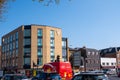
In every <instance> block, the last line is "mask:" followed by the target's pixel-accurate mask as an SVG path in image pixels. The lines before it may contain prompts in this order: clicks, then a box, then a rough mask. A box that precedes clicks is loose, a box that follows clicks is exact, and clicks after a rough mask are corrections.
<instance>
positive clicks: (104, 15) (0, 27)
mask: <svg viewBox="0 0 120 80" xmlns="http://www.w3.org/2000/svg"><path fill="white" fill-rule="evenodd" d="M6 10H7V13H4V17H5V18H6V20H5V21H3V22H0V37H2V36H3V35H4V34H6V33H8V32H10V31H12V30H14V29H16V28H17V27H19V26H21V25H29V24H39V25H48V26H54V27H58V28H61V29H62V35H63V37H67V38H68V39H69V46H71V47H83V46H86V47H89V48H95V49H103V48H108V47H118V46H120V37H119V34H120V0H71V1H70V2H69V1H68V0H61V2H60V3H59V4H58V5H55V4H54V3H53V4H50V5H49V6H44V5H43V4H41V3H39V2H37V1H35V2H32V0H16V1H15V2H10V3H9V4H8V5H7V9H6Z"/></svg>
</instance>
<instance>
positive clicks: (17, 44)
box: [16, 40, 18, 48]
mask: <svg viewBox="0 0 120 80" xmlns="http://www.w3.org/2000/svg"><path fill="white" fill-rule="evenodd" d="M16 48H18V40H17V41H16Z"/></svg>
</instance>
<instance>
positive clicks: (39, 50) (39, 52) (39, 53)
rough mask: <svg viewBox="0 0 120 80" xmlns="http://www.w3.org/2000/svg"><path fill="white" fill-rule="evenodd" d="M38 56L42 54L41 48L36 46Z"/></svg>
mask: <svg viewBox="0 0 120 80" xmlns="http://www.w3.org/2000/svg"><path fill="white" fill-rule="evenodd" d="M38 56H42V48H38Z"/></svg>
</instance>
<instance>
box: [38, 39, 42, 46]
mask: <svg viewBox="0 0 120 80" xmlns="http://www.w3.org/2000/svg"><path fill="white" fill-rule="evenodd" d="M38 46H42V38H38Z"/></svg>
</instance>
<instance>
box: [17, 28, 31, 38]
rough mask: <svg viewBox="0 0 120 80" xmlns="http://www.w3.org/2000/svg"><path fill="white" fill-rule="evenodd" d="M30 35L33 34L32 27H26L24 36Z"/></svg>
mask: <svg viewBox="0 0 120 80" xmlns="http://www.w3.org/2000/svg"><path fill="white" fill-rule="evenodd" d="M29 36H31V30H30V29H25V30H24V37H29ZM16 37H17V36H16Z"/></svg>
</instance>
